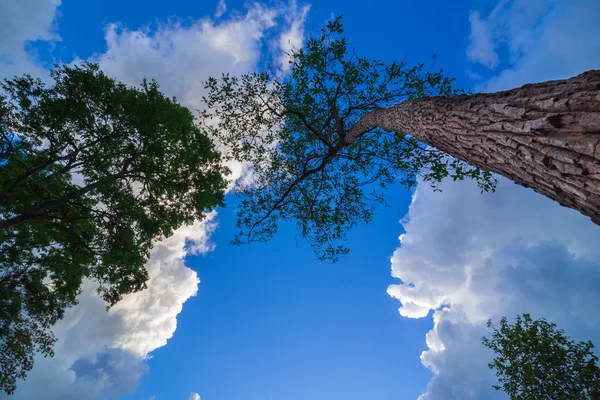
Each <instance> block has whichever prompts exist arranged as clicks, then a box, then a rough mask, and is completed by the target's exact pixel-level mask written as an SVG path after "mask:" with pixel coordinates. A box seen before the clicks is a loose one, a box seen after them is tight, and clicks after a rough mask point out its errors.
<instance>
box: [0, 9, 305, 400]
mask: <svg viewBox="0 0 600 400" xmlns="http://www.w3.org/2000/svg"><path fill="white" fill-rule="evenodd" d="M290 7H291V8H290ZM296 8H297V6H296V4H295V3H293V4H292V5H290V6H289V7H288V6H285V5H278V6H276V7H271V8H268V7H265V6H262V5H259V4H253V5H250V6H249V8H248V9H247V12H246V13H245V14H242V13H230V14H229V17H228V18H227V19H224V20H220V21H219V22H215V21H213V20H211V19H209V18H204V19H200V20H198V21H196V22H194V23H191V24H187V25H186V24H183V23H179V22H169V23H167V24H163V25H161V26H159V28H158V29H156V30H150V29H146V28H140V29H133V30H132V29H127V28H126V27H123V26H120V25H119V24H111V25H108V26H107V28H106V34H105V38H106V46H107V47H106V51H105V52H103V53H99V54H96V55H94V56H93V57H91V59H90V60H91V61H94V62H98V63H99V64H100V66H101V68H102V69H103V70H104V71H105V72H106V73H107V74H109V75H110V76H112V77H114V78H116V79H118V80H120V81H123V82H126V83H129V84H132V85H137V84H139V83H140V82H141V80H142V79H143V78H144V77H148V78H154V79H156V80H157V81H158V82H160V84H161V89H162V90H163V91H164V92H165V93H166V94H167V95H169V96H176V97H177V99H178V100H179V101H180V102H181V103H183V104H184V105H186V106H188V107H189V108H190V109H192V110H195V109H199V108H201V107H202V102H201V97H202V94H203V93H204V90H203V85H202V82H203V81H204V80H206V79H207V78H208V77H209V76H215V75H216V76H219V75H220V74H221V73H225V72H229V73H232V74H241V73H244V72H249V71H252V70H255V69H256V68H257V67H258V64H259V62H260V61H261V57H263V56H264V52H265V51H268V50H271V51H274V52H275V54H272V55H271V56H272V57H278V56H279V54H280V52H281V49H279V48H276V49H273V48H272V47H271V43H272V42H273V41H274V40H275V41H276V40H277V38H279V35H280V34H281V32H289V31H290V29H291V28H290V27H291V26H292V25H294V24H295V19H294V18H289V16H290V15H302V17H303V18H304V14H298V11H297V9H296ZM77 61H78V60H75V61H74V62H77ZM230 167H231V168H232V169H233V170H234V177H236V178H237V177H240V176H243V175H244V170H243V168H242V166H240V165H236V164H231V165H230ZM215 217H216V212H213V213H211V214H210V216H209V218H208V219H206V220H205V221H203V222H201V223H196V224H194V225H192V226H187V227H182V228H180V229H178V230H177V231H176V232H175V234H174V235H173V236H172V237H170V238H168V239H166V240H163V241H161V242H159V243H157V244H156V246H155V247H154V249H153V251H152V254H151V257H150V260H149V262H148V264H147V268H148V272H149V275H150V280H149V281H148V289H146V290H144V291H142V292H139V293H135V294H131V295H128V296H126V297H125V298H124V299H123V300H122V301H121V302H119V303H118V304H117V305H115V306H114V307H113V308H112V309H111V310H110V312H108V313H106V311H105V305H104V303H103V302H102V301H101V299H100V298H99V297H98V296H97V294H96V293H95V287H96V286H95V285H94V283H92V282H86V283H85V285H84V288H83V291H82V293H81V295H80V296H79V305H78V306H76V307H74V308H72V309H71V310H69V311H68V312H67V314H66V316H65V318H64V319H63V320H62V321H60V322H59V323H58V324H57V325H56V326H55V327H54V331H55V333H56V335H57V337H58V338H59V341H58V342H57V345H56V346H55V350H56V356H55V357H53V358H47V359H44V358H41V357H38V359H37V360H36V363H35V366H34V368H33V370H32V371H31V372H30V373H29V375H28V378H27V379H26V380H25V381H24V382H23V381H21V382H19V385H18V389H17V392H16V394H15V396H14V397H13V398H14V399H15V400H19V399H30V398H38V397H39V398H42V397H43V398H48V399H86V400H87V399H91V400H95V399H102V398H120V397H122V396H123V395H125V394H126V393H129V392H131V391H132V390H133V389H134V388H135V387H136V386H137V382H138V380H139V377H140V376H141V375H142V374H144V373H145V372H146V371H147V369H148V367H147V365H146V364H145V360H146V359H147V358H148V357H150V356H151V352H152V351H153V350H155V349H157V348H159V347H162V346H164V345H165V344H166V343H167V341H168V339H169V338H171V337H172V335H173V333H174V332H175V329H176V326H177V320H176V317H177V315H178V314H179V313H180V312H181V310H182V307H183V304H184V303H185V302H186V301H187V299H189V298H190V297H192V296H194V295H195V294H196V292H197V290H198V283H199V282H200V280H199V278H198V276H197V274H196V272H195V271H193V270H191V269H189V268H187V267H186V266H185V263H184V258H185V257H186V256H187V255H190V254H197V253H206V252H209V251H211V250H212V245H211V244H210V241H209V237H210V235H211V233H212V232H213V230H214V229H215V227H216V223H215V222H214V219H215ZM0 398H2V396H1V395H0ZM197 398H198V399H199V398H200V397H199V396H198V397H197Z"/></svg>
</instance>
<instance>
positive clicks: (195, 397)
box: [189, 393, 200, 400]
mask: <svg viewBox="0 0 600 400" xmlns="http://www.w3.org/2000/svg"><path fill="white" fill-rule="evenodd" d="M189 400H200V395H199V394H198V393H191V394H190V397H189Z"/></svg>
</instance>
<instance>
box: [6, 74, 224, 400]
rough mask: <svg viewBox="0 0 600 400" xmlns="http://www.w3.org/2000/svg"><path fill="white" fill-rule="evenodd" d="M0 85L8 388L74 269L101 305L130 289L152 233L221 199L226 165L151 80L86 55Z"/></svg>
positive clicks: (60, 303) (39, 344)
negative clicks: (127, 77) (46, 78)
mask: <svg viewBox="0 0 600 400" xmlns="http://www.w3.org/2000/svg"><path fill="white" fill-rule="evenodd" d="M51 77H52V78H53V80H54V85H53V86H52V87H46V86H45V85H44V84H43V83H42V82H41V81H40V80H37V79H33V78H31V77H30V76H24V77H20V78H14V79H12V80H6V81H5V82H4V84H2V92H0V157H1V159H0V390H4V391H6V392H8V393H11V392H13V391H14V390H15V385H16V380H17V379H19V378H24V377H25V376H26V373H27V371H28V370H30V369H31V368H32V366H33V357H34V355H35V353H36V352H41V353H42V354H43V355H45V356H51V355H52V345H53V343H54V341H55V339H54V337H53V336H52V333H51V331H50V330H49V328H50V327H51V326H52V325H53V324H54V323H55V322H56V321H58V320H59V319H60V318H62V316H63V314H64V311H65V310H66V309H67V308H68V307H70V306H72V305H74V304H75V303H76V297H77V295H78V293H79V291H80V288H81V285H82V281H83V279H84V278H89V279H92V280H94V281H96V282H97V283H98V285H99V288H98V292H99V293H100V295H101V296H102V297H103V298H104V299H105V300H106V302H107V304H108V305H109V306H110V305H112V304H114V303H115V302H117V301H118V300H119V299H121V297H122V296H123V295H124V294H127V293H132V292H135V291H138V290H141V289H143V288H144V287H145V282H146V280H147V279H148V275H147V271H146V269H145V267H144V265H145V263H146V261H147V259H148V256H149V252H150V250H151V247H152V244H153V241H154V240H157V239H158V240H160V238H162V237H167V236H169V235H171V234H172V232H173V230H174V229H176V228H178V227H179V226H181V225H182V224H189V223H192V222H193V221H194V220H200V219H202V218H204V216H205V211H206V210H207V209H210V208H213V207H215V206H217V205H221V204H222V202H223V193H224V189H225V181H224V179H223V174H224V173H226V172H227V171H226V170H225V169H223V168H222V167H221V163H220V154H219V153H218V152H216V151H215V149H214V147H213V144H212V142H211V140H209V138H208V137H207V136H206V135H205V134H204V133H203V132H202V131H200V130H199V128H198V127H197V126H196V125H195V123H194V117H193V115H192V114H191V113H190V111H189V110H188V109H186V108H185V107H182V106H180V105H178V104H177V102H176V101H175V99H170V98H167V97H165V96H164V95H163V94H162V93H161V92H160V91H159V87H158V84H157V83H156V82H154V81H151V82H147V81H144V82H143V83H142V85H141V88H139V89H138V88H133V87H128V86H126V85H124V84H121V83H118V82H116V81H114V80H113V79H111V78H109V77H107V76H106V75H104V74H103V73H102V72H101V71H100V70H99V68H98V66H97V65H94V64H87V63H86V64H82V65H81V66H75V67H66V66H64V67H57V68H55V69H54V70H53V71H52V72H51Z"/></svg>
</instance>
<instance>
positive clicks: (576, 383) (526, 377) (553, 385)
mask: <svg viewBox="0 0 600 400" xmlns="http://www.w3.org/2000/svg"><path fill="white" fill-rule="evenodd" d="M487 325H488V328H492V329H493V332H492V334H491V337H489V338H488V337H484V338H483V344H484V345H485V346H486V347H489V348H490V349H492V350H493V351H494V352H495V353H496V357H495V358H494V360H493V361H492V362H491V363H490V364H489V367H490V368H491V369H493V370H495V371H496V374H497V375H498V378H499V381H500V385H498V386H494V388H496V389H497V390H503V391H504V392H506V393H507V394H508V395H509V396H510V397H511V399H518V400H543V399H548V400H588V399H589V400H596V399H600V367H598V357H597V356H596V355H595V354H594V352H593V348H594V345H593V344H592V342H575V341H574V340H571V339H570V338H569V337H568V336H566V335H565V333H564V331H563V330H560V329H558V328H557V326H556V325H555V324H553V323H550V322H548V321H546V320H545V319H543V318H542V319H538V320H533V319H532V318H531V316H530V315H529V314H523V315H522V316H517V318H516V320H515V322H514V323H513V324H510V323H509V322H508V320H507V319H506V318H502V319H501V320H500V326H499V327H498V328H496V327H495V326H494V325H493V324H492V321H491V320H490V321H488V324H487Z"/></svg>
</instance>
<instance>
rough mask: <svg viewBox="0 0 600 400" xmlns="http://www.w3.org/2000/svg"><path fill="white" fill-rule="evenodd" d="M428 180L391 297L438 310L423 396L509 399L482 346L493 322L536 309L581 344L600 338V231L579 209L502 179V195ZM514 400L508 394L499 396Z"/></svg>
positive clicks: (398, 255)
mask: <svg viewBox="0 0 600 400" xmlns="http://www.w3.org/2000/svg"><path fill="white" fill-rule="evenodd" d="M442 190H443V192H442V193H434V192H432V191H431V190H430V189H429V188H427V187H426V186H425V185H423V186H420V187H419V188H418V189H417V191H416V192H415V195H414V198H413V202H412V204H411V206H410V211H409V213H408V215H407V218H406V219H405V221H404V229H405V232H406V233H405V234H404V235H403V236H402V238H401V246H400V247H399V248H398V249H397V250H396V251H395V253H394V255H393V256H392V275H393V276H394V277H396V278H398V279H400V280H401V283H399V284H395V285H391V286H390V287H389V288H388V293H389V294H390V295H391V296H392V297H395V298H397V299H398V300H399V301H400V302H401V307H400V314H402V315H403V316H405V317H410V318H422V317H425V316H426V315H428V314H429V313H430V312H431V311H432V310H433V323H434V327H433V329H432V331H430V332H429V333H428V334H427V337H426V343H427V347H428V350H427V351H425V352H424V353H423V354H422V356H421V361H422V363H423V365H425V366H426V367H428V368H430V369H431V370H432V371H433V372H434V374H435V376H434V378H433V379H432V380H431V382H430V383H429V385H428V388H427V393H426V394H424V395H423V396H422V397H421V399H423V400H425V399H427V400H432V399H481V398H494V397H493V396H499V394H497V393H495V391H494V390H493V389H492V388H491V385H492V384H494V383H495V381H494V377H493V374H492V373H490V372H488V371H487V363H488V362H489V361H490V360H491V358H492V354H490V353H489V352H488V351H487V350H486V349H485V348H483V346H482V345H481V337H482V336H484V335H485V334H486V331H485V329H484V328H485V321H486V320H487V319H488V318H493V319H495V320H498V319H499V318H500V317H501V316H507V317H509V318H511V317H514V316H515V315H516V314H519V313H524V312H528V313H531V314H532V315H533V316H534V317H545V318H547V319H549V320H551V321H553V322H556V323H557V324H559V326H561V327H563V328H565V329H566V331H567V333H568V334H570V335H572V336H573V337H576V338H578V339H581V340H584V339H585V340H587V339H592V340H596V342H598V341H599V340H600V318H599V317H598V316H597V313H596V312H595V310H594V308H595V305H596V304H598V302H600V293H598V290H597V288H598V285H600V248H598V246H597V243H600V229H598V227H597V226H596V225H594V224H592V223H591V222H590V221H589V219H588V218H587V217H584V216H582V215H580V214H579V213H577V212H576V211H573V210H571V209H567V208H563V207H560V206H559V205H558V204H557V203H555V202H554V201H552V200H549V199H546V198H545V197H543V196H540V195H538V194H536V193H534V192H533V191H531V190H529V189H525V188H522V187H520V186H517V185H515V184H512V183H511V182H509V181H507V180H505V179H502V180H501V181H500V185H499V187H498V190H497V191H496V193H494V194H484V195H481V194H480V192H479V190H478V189H477V187H476V185H475V184H473V183H472V182H458V183H457V182H452V183H447V184H444V185H443V187H442ZM498 398H504V397H501V396H500V397H498Z"/></svg>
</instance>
